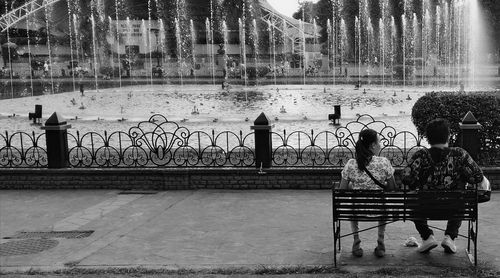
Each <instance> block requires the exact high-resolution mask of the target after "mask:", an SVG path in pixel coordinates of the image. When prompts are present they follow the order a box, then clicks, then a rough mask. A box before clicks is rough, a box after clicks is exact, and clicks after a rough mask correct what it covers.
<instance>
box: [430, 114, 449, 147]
mask: <svg viewBox="0 0 500 278" xmlns="http://www.w3.org/2000/svg"><path fill="white" fill-rule="evenodd" d="M425 136H426V137H427V141H428V142H429V144H431V145H435V144H445V143H447V142H448V139H449V137H450V123H448V121H447V120H445V119H441V118H439V119H435V120H432V121H430V122H429V123H428V124H427V128H426V130H425Z"/></svg>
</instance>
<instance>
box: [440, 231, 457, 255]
mask: <svg viewBox="0 0 500 278" xmlns="http://www.w3.org/2000/svg"><path fill="white" fill-rule="evenodd" d="M441 246H442V247H443V248H444V252H446V253H451V254H454V253H456V252H457V246H456V245H455V241H454V240H453V239H451V237H450V236H449V235H446V236H445V237H444V239H443V241H442V242H441Z"/></svg>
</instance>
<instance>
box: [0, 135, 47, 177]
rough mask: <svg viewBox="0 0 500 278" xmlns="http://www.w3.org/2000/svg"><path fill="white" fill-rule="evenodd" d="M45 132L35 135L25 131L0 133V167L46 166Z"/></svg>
mask: <svg viewBox="0 0 500 278" xmlns="http://www.w3.org/2000/svg"><path fill="white" fill-rule="evenodd" d="M42 146H43V147H42ZM45 146H46V144H45V133H42V134H38V135H36V134H35V132H33V133H32V134H29V133H26V132H14V133H12V134H9V133H8V132H5V135H3V134H0V167H3V168H14V167H15V168H42V167H47V163H48V160H47V150H46V149H45V148H44V147H45Z"/></svg>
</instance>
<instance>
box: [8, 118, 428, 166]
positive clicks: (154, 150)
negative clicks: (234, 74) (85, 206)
mask: <svg viewBox="0 0 500 278" xmlns="http://www.w3.org/2000/svg"><path fill="white" fill-rule="evenodd" d="M365 128H372V129H374V130H376V131H378V132H379V134H380V141H381V144H382V150H381V153H380V155H382V156H385V157H388V158H389V160H390V161H391V162H392V164H393V165H394V166H404V165H406V163H407V161H408V159H409V157H411V155H412V154H413V153H414V152H416V151H417V150H418V149H420V148H423V146H422V138H421V137H419V136H417V135H416V134H413V133H411V132H408V131H397V130H395V128H394V127H392V126H389V125H387V124H386V123H385V122H383V121H377V120H375V119H374V118H373V117H371V116H369V115H361V116H359V117H358V118H357V119H356V120H354V121H352V122H349V123H347V124H345V125H344V126H342V127H338V128H335V129H334V128H332V130H327V131H321V132H318V133H315V132H314V131H313V130H311V132H310V133H308V132H304V131H293V132H291V133H287V132H286V131H283V132H282V133H277V132H271V134H270V136H271V140H272V141H273V147H274V148H273V153H272V165H273V167H291V166H293V167H312V166H314V167H342V166H344V165H345V163H347V161H348V160H349V159H350V158H354V145H355V142H356V141H357V139H358V138H357V137H358V134H359V132H360V131H361V130H362V129H365ZM41 146H45V134H40V135H35V133H33V134H28V133H24V132H16V133H14V134H12V135H9V134H8V133H6V134H5V136H4V135H0V167H40V168H42V167H47V164H48V163H47V151H46V150H45V149H44V148H43V147H41ZM256 147H257V148H258V146H255V140H254V133H253V132H249V133H247V134H244V133H243V132H242V131H239V132H237V133H236V132H232V131H223V132H220V133H215V132H214V131H213V130H212V132H211V133H207V132H204V131H193V132H192V131H190V130H189V129H187V128H186V127H182V126H180V125H179V124H177V123H175V122H171V121H168V120H167V118H165V117H164V116H162V115H153V116H152V117H151V118H150V119H149V120H148V121H143V122H140V123H138V124H137V126H134V127H132V128H130V129H129V130H128V131H116V132H112V133H108V132H104V133H103V134H100V133H96V132H88V133H83V134H82V133H80V132H78V131H76V132H74V133H71V132H70V133H68V160H69V164H70V166H71V167H74V168H81V167H221V166H226V167H255V161H256V151H255V148H256Z"/></svg>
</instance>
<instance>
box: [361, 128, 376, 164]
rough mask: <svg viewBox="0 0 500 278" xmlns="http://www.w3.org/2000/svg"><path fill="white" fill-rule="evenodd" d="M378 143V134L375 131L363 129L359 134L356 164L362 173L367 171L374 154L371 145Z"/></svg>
mask: <svg viewBox="0 0 500 278" xmlns="http://www.w3.org/2000/svg"><path fill="white" fill-rule="evenodd" d="M375 142H377V132H376V131H375V130H373V129H369V128H368V129H363V130H362V131H361V132H360V133H359V139H358V142H356V162H357V163H358V168H359V170H361V171H364V170H365V169H366V165H368V163H370V160H371V158H372V156H373V155H374V153H373V152H372V151H371V150H370V145H371V144H373V143H375Z"/></svg>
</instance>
